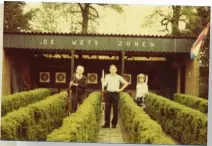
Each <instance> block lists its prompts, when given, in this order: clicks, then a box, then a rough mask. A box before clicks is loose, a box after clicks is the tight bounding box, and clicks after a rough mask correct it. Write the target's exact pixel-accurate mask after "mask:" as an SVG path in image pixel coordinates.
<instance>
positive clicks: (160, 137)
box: [119, 92, 176, 144]
mask: <svg viewBox="0 0 212 146" xmlns="http://www.w3.org/2000/svg"><path fill="white" fill-rule="evenodd" d="M119 115H120V117H121V120H122V124H123V126H124V129H125V131H126V132H127V133H128V136H129V137H128V138H129V142H130V143H139V144H176V142H175V141H173V140H172V139H171V138H169V137H167V136H166V135H165V134H164V133H163V130H162V128H161V126H160V125H159V124H158V123H157V122H156V121H153V120H152V119H151V118H150V117H149V116H148V115H147V114H146V113H145V112H144V111H143V109H142V108H141V107H139V106H137V104H136V103H135V102H134V101H133V99H132V97H130V95H129V94H128V93H126V92H123V93H121V94H120V99H119Z"/></svg>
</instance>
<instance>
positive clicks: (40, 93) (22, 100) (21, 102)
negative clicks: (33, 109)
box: [1, 89, 51, 117]
mask: <svg viewBox="0 0 212 146" xmlns="http://www.w3.org/2000/svg"><path fill="white" fill-rule="evenodd" d="M50 95H51V92H50V90H49V89H35V90H31V91H24V92H19V93H14V94H11V95H6V96H3V97H2V107H1V116H2V117H3V116H5V115H6V114H7V113H9V112H12V111H14V110H17V109H19V108H20V107H25V106H27V105H28V104H32V103H35V102H37V101H40V100H43V99H44V98H46V97H47V96H50Z"/></svg>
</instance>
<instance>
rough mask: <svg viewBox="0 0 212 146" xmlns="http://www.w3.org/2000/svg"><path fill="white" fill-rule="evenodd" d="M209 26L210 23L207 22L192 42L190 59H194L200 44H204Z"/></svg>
mask: <svg viewBox="0 0 212 146" xmlns="http://www.w3.org/2000/svg"><path fill="white" fill-rule="evenodd" d="M209 27H210V23H208V24H207V26H206V27H205V28H204V30H203V31H202V32H201V33H200V35H199V36H198V38H197V40H196V41H195V42H194V44H193V46H192V47H191V52H190V57H191V59H194V58H195V57H197V55H198V53H199V51H200V49H201V47H202V45H203V44H204V41H205V38H206V36H207V34H208V31H209Z"/></svg>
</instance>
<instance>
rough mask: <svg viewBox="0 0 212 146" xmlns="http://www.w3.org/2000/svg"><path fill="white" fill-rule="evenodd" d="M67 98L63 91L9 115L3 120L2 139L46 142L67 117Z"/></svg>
mask: <svg viewBox="0 0 212 146" xmlns="http://www.w3.org/2000/svg"><path fill="white" fill-rule="evenodd" d="M66 98H67V92H65V91H63V92H61V93H59V94H55V95H52V96H49V97H47V98H46V99H44V100H42V101H39V102H37V103H34V104H30V105H28V106H27V107H22V108H19V109H18V110H15V111H13V112H10V113H8V114H7V115H6V116H4V117H2V118H1V139H3V140H27V141H28V140H33V141H39V140H46V136H47V135H48V133H50V132H52V130H54V129H55V128H58V127H60V126H61V124H62V120H63V118H64V117H65V116H66V115H67V111H66V108H65V106H66Z"/></svg>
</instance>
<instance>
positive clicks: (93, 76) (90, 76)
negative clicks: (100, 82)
mask: <svg viewBox="0 0 212 146" xmlns="http://www.w3.org/2000/svg"><path fill="white" fill-rule="evenodd" d="M88 83H90V84H96V83H97V73H88Z"/></svg>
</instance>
